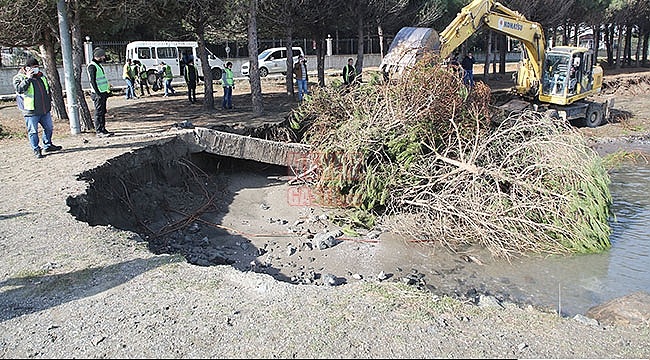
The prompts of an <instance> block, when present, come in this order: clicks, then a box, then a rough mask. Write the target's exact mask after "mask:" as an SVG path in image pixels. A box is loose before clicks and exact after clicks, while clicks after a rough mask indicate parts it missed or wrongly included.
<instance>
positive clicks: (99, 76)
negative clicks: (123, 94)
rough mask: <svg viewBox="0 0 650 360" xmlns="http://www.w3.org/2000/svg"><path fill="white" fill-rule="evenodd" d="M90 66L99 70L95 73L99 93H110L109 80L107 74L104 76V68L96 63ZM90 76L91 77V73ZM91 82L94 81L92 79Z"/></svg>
mask: <svg viewBox="0 0 650 360" xmlns="http://www.w3.org/2000/svg"><path fill="white" fill-rule="evenodd" d="M88 66H94V67H95V68H96V69H97V71H96V73H95V81H96V82H97V88H98V89H99V92H103V93H104V92H109V91H110V89H111V87H110V85H108V79H107V78H106V74H104V68H102V67H101V66H100V65H99V64H97V63H95V62H91V63H90V64H89V65H88ZM88 76H89V77H90V73H89V74H88ZM89 80H90V81H91V82H92V81H93V80H92V79H89ZM91 88H92V87H91Z"/></svg>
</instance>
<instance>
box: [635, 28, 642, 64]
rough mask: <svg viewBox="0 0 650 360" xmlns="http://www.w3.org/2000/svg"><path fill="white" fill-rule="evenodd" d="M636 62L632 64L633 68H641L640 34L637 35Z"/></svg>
mask: <svg viewBox="0 0 650 360" xmlns="http://www.w3.org/2000/svg"><path fill="white" fill-rule="evenodd" d="M635 51H636V54H635V57H636V61H635V62H634V66H636V67H639V66H641V56H640V55H641V33H639V39H638V40H637V42H636V50H635Z"/></svg>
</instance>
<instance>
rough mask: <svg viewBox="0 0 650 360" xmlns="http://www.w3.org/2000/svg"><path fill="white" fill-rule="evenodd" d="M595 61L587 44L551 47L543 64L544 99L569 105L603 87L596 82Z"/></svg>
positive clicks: (544, 100) (542, 94)
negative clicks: (593, 64) (585, 46)
mask: <svg viewBox="0 0 650 360" xmlns="http://www.w3.org/2000/svg"><path fill="white" fill-rule="evenodd" d="M592 61H593V51H591V50H589V49H586V48H581V47H570V46H558V47H555V48H553V49H551V50H548V51H547V52H546V56H545V58H544V64H543V65H542V83H541V87H542V89H541V90H542V91H541V94H540V96H539V98H540V100H541V101H543V102H548V103H552V104H559V105H568V104H571V103H573V102H575V101H577V100H580V99H584V98H585V97H587V96H589V95H592V94H593V93H594V91H593V89H594V88H599V86H598V87H595V86H594V85H595V84H594V82H595V81H596V80H597V79H596V78H595V77H594V75H596V74H594V73H593V71H592V69H593V68H594V67H592V65H591V64H592ZM601 77H602V72H601ZM601 81H602V80H601Z"/></svg>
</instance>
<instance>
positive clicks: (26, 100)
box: [18, 74, 50, 110]
mask: <svg viewBox="0 0 650 360" xmlns="http://www.w3.org/2000/svg"><path fill="white" fill-rule="evenodd" d="M20 75H21V76H22V77H24V78H25V79H27V75H24V74H20ZM41 79H42V80H43V84H44V85H45V92H49V90H50V85H48V83H47V78H46V77H45V75H43V76H41ZM18 96H20V97H22V98H23V107H24V108H25V110H35V109H36V105H35V104H34V84H32V83H31V82H30V83H29V87H28V88H27V91H25V92H24V93H22V94H18Z"/></svg>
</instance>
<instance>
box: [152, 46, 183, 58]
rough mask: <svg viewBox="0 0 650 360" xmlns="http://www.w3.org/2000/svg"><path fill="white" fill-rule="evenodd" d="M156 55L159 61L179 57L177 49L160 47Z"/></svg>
mask: <svg viewBox="0 0 650 360" xmlns="http://www.w3.org/2000/svg"><path fill="white" fill-rule="evenodd" d="M156 53H157V54H158V58H159V59H176V58H177V57H178V53H177V52H176V48H175V47H159V48H156Z"/></svg>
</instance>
